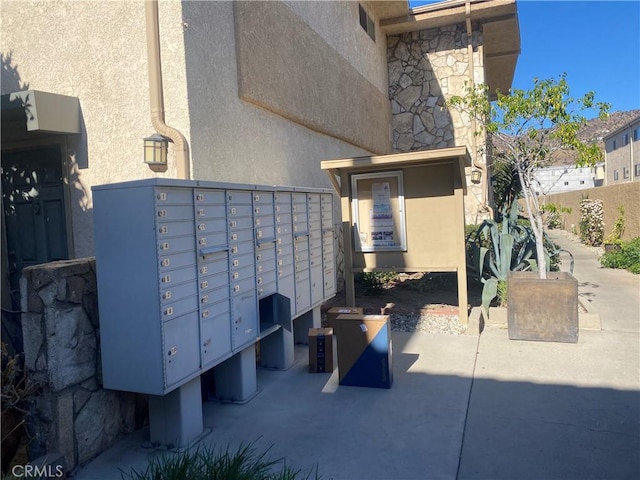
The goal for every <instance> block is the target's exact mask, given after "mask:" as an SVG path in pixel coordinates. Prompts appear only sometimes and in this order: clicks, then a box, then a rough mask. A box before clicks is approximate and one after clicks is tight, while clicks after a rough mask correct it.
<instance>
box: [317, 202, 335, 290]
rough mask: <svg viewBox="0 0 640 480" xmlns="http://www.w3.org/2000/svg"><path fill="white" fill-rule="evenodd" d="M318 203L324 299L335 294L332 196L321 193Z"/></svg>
mask: <svg viewBox="0 0 640 480" xmlns="http://www.w3.org/2000/svg"><path fill="white" fill-rule="evenodd" d="M320 202H321V208H320V211H321V215H320V218H321V224H322V267H323V282H324V297H325V298H331V297H333V296H334V295H335V294H336V273H335V264H336V261H335V258H336V257H335V251H334V238H335V226H334V224H333V195H332V194H330V193H323V194H322V195H321V198H320Z"/></svg>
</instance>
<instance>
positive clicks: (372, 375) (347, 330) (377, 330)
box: [336, 314, 393, 388]
mask: <svg viewBox="0 0 640 480" xmlns="http://www.w3.org/2000/svg"><path fill="white" fill-rule="evenodd" d="M337 325H338V327H337V330H338V335H336V336H337V340H338V371H339V381H340V385H351V386H356V387H374V388H391V385H392V383H393V365H392V357H393V350H392V345H391V322H390V321H389V315H353V314H342V315H339V316H338V318H337Z"/></svg>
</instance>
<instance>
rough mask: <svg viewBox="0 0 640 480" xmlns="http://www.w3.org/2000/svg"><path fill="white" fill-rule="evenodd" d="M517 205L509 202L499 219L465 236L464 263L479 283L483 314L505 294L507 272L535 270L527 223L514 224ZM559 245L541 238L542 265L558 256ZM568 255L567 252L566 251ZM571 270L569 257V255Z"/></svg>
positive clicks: (484, 224)
mask: <svg viewBox="0 0 640 480" xmlns="http://www.w3.org/2000/svg"><path fill="white" fill-rule="evenodd" d="M519 211H520V205H519V203H518V202H512V203H511V205H505V206H504V207H503V209H502V222H500V223H498V222H496V221H495V220H485V221H484V222H482V224H481V225H480V227H479V228H478V230H476V232H475V234H472V235H471V236H470V238H468V239H467V243H468V245H469V249H468V254H469V258H468V266H469V269H470V271H471V272H475V274H476V275H477V276H478V278H479V279H480V281H481V282H482V283H483V285H484V286H483V288H482V307H483V309H484V311H485V313H486V312H487V311H488V309H489V305H490V303H491V301H492V300H493V299H494V298H496V296H498V295H499V293H500V294H501V296H502V297H503V298H504V297H506V288H505V286H506V281H507V277H508V275H509V272H511V271H527V270H532V271H535V270H537V267H538V263H537V261H536V243H535V237H534V234H533V231H532V229H531V227H530V226H528V225H523V224H520V223H518V213H519ZM560 251H562V250H560V249H559V248H557V247H556V245H555V244H554V243H553V242H552V241H551V239H550V238H548V237H546V238H545V257H546V260H547V262H546V263H545V264H546V265H552V264H553V263H554V262H552V261H551V260H552V259H554V258H558V255H559V253H560ZM567 253H569V255H571V253H570V252H567ZM570 270H571V272H573V256H571V266H570Z"/></svg>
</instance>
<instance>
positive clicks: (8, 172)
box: [2, 145, 69, 290]
mask: <svg viewBox="0 0 640 480" xmlns="http://www.w3.org/2000/svg"><path fill="white" fill-rule="evenodd" d="M2 203H3V206H4V216H5V227H6V235H7V250H8V260H9V276H10V283H11V289H12V290H17V289H18V288H19V280H20V274H21V272H22V269H23V268H24V267H27V266H29V265H36V264H39V263H46V262H50V261H54V260H64V259H67V258H68V255H69V252H68V249H67V228H66V218H65V202H64V187H63V174H62V157H61V153H60V146H59V145H51V146H44V147H37V148H34V149H29V150H19V151H8V152H2Z"/></svg>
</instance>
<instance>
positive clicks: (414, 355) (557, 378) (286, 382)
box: [74, 236, 640, 480]
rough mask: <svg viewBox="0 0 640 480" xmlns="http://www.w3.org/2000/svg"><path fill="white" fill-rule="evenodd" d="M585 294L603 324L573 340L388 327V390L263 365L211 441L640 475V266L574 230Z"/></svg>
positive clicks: (414, 468)
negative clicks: (602, 257)
mask: <svg viewBox="0 0 640 480" xmlns="http://www.w3.org/2000/svg"><path fill="white" fill-rule="evenodd" d="M558 243H560V244H561V245H563V246H565V247H567V249H569V250H571V251H572V252H573V254H574V256H575V260H576V267H575V271H574V273H575V275H576V277H577V278H578V281H579V283H580V287H579V288H580V294H581V298H582V300H583V303H584V302H586V303H587V304H588V305H589V306H590V309H593V310H597V312H598V313H599V314H600V315H601V320H602V326H603V330H601V331H587V330H581V331H580V339H579V342H578V343H577V344H558V343H539V342H522V341H512V340H509V339H508V336H507V331H506V330H505V329H500V328H492V327H489V328H486V329H485V330H484V332H483V333H482V334H481V335H480V336H479V337H474V336H468V335H460V336H448V335H435V334H425V333H415V334H408V333H399V332H394V333H393V348H394V376H395V380H394V384H393V387H392V388H391V389H390V390H380V389H370V388H359V387H342V386H340V387H339V386H338V384H337V371H335V372H334V373H333V374H332V375H330V374H309V373H307V349H306V347H298V348H297V350H296V359H297V363H296V364H295V366H294V367H293V368H291V369H290V370H288V371H286V372H280V371H266V370H260V371H259V372H258V385H259V387H260V389H261V393H260V394H259V395H258V396H257V397H255V398H254V399H253V400H252V401H251V402H249V403H248V404H246V405H231V404H220V403H213V402H206V403H205V404H204V419H205V420H204V423H205V426H206V428H207V432H208V435H207V436H206V437H205V438H204V439H203V440H202V444H206V445H213V444H215V445H217V446H220V447H226V446H227V445H228V444H231V445H237V444H239V443H240V442H245V443H249V442H252V441H256V442H257V443H256V446H257V447H258V448H259V449H266V448H268V447H270V446H272V448H271V450H270V451H269V456H273V457H275V458H277V457H282V456H284V457H286V459H287V463H288V464H289V465H291V466H293V467H295V468H300V469H302V470H303V471H310V470H311V469H313V468H314V467H315V466H317V467H318V473H319V475H320V476H321V477H322V478H324V479H329V478H333V479H336V480H338V479H342V480H359V479H362V480H374V479H379V480H401V479H402V480H405V479H406V480H424V479H456V478H457V479H468V478H475V479H487V480H489V479H510V480H511V479H532V480H533V479H536V480H537V479H541V480H542V479H544V480H547V479H584V478H594V479H631V478H639V477H640V460H639V458H640V455H639V454H640V394H639V390H640V380H639V379H640V347H639V346H640V338H639V335H638V331H639V328H638V324H639V320H640V313H639V307H638V302H639V297H640V278H639V277H638V276H634V275H632V274H630V273H628V272H623V271H610V270H604V269H600V268H599V266H598V265H599V264H598V263H597V258H596V257H595V255H594V254H593V253H591V252H590V251H589V250H588V249H585V248H584V247H581V246H580V245H579V244H576V243H575V242H574V241H573V240H572V239H571V238H570V237H568V236H567V237H564V236H563V237H562V238H560V239H558ZM147 437H148V430H141V431H139V432H136V433H135V434H133V435H130V436H128V437H126V438H124V439H123V440H121V441H120V442H119V443H118V444H117V445H116V446H114V447H113V448H111V449H110V450H108V451H107V452H105V453H103V454H102V455H100V456H99V457H98V458H96V459H95V460H94V461H93V462H91V463H90V464H89V465H87V466H85V467H84V468H83V469H81V470H79V471H78V472H77V473H76V476H75V477H74V478H76V479H79V480H83V479H90V480H102V479H105V480H107V479H115V478H120V472H121V471H125V472H128V471H130V468H131V467H136V468H138V469H141V468H144V466H145V465H146V464H147V462H148V460H149V459H150V458H153V457H156V456H158V455H162V454H164V452H162V451H154V450H149V449H145V448H143V447H142V444H143V443H144V441H145V440H146V438H147Z"/></svg>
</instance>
